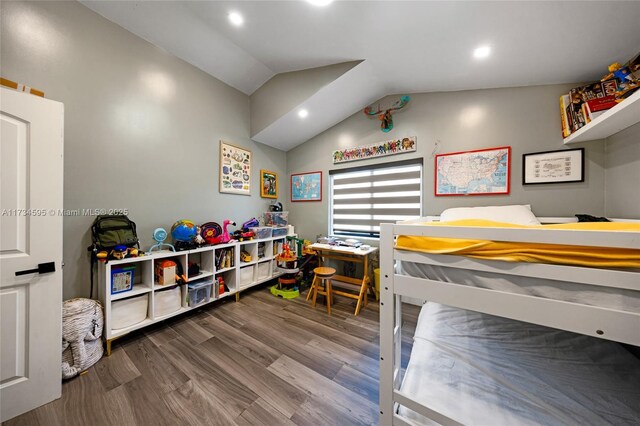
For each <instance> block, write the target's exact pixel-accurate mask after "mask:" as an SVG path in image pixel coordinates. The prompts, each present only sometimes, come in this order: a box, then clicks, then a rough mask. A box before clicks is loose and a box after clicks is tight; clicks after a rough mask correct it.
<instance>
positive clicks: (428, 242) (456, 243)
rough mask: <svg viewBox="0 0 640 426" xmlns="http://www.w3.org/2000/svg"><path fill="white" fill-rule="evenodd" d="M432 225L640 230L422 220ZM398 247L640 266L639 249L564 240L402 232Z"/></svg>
mask: <svg viewBox="0 0 640 426" xmlns="http://www.w3.org/2000/svg"><path fill="white" fill-rule="evenodd" d="M422 224H423V225H427V224H428V225H432V226H470V227H483V228H487V227H492V228H522V229H531V228H533V229H546V230H549V232H553V231H554V230H557V229H569V230H580V231H589V230H591V231H627V232H638V233H640V223H627V222H583V223H568V224H560V225H539V226H521V225H513V224H510V223H502V222H492V221H488V220H458V221H453V222H447V223H438V222H434V223H422ZM396 248H398V249H402V250H411V251H420V252H425V253H432V254H454V255H460V256H470V257H475V258H479V259H489V260H504V261H508V262H534V263H556V264H563V265H577V266H591V267H606V268H640V250H637V249H624V248H603V247H587V246H572V245H561V244H539V243H518V242H503V241H489V240H467V239H454V238H437V237H412V236H406V235H400V236H399V237H398V240H397V243H396Z"/></svg>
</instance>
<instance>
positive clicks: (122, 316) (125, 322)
mask: <svg viewBox="0 0 640 426" xmlns="http://www.w3.org/2000/svg"><path fill="white" fill-rule="evenodd" d="M148 308H149V295H148V294H146V293H145V294H143V295H141V296H134V297H130V298H128V299H122V300H116V301H114V302H111V329H112V330H117V329H120V328H126V327H131V326H132V325H136V324H138V323H141V322H142V321H144V320H145V319H146V318H147V309H148Z"/></svg>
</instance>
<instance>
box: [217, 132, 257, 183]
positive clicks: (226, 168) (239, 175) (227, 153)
mask: <svg viewBox="0 0 640 426" xmlns="http://www.w3.org/2000/svg"><path fill="white" fill-rule="evenodd" d="M220 192H226V193H229V194H239V195H251V151H249V150H248V149H244V148H241V147H239V146H235V145H231V144H229V143H227V142H224V141H220Z"/></svg>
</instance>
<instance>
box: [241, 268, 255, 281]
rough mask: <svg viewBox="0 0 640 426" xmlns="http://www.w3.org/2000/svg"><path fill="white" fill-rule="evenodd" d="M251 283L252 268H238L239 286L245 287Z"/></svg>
mask: <svg viewBox="0 0 640 426" xmlns="http://www.w3.org/2000/svg"><path fill="white" fill-rule="evenodd" d="M252 282H253V266H247V267H246V268H240V285H241V286H246V285H249V284H251V283H252Z"/></svg>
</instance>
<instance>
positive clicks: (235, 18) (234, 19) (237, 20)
mask: <svg viewBox="0 0 640 426" xmlns="http://www.w3.org/2000/svg"><path fill="white" fill-rule="evenodd" d="M229 21H230V22H231V23H232V24H233V25H235V26H236V27H239V26H240V25H242V24H243V23H244V18H243V17H242V15H240V14H239V13H238V12H231V13H229Z"/></svg>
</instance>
